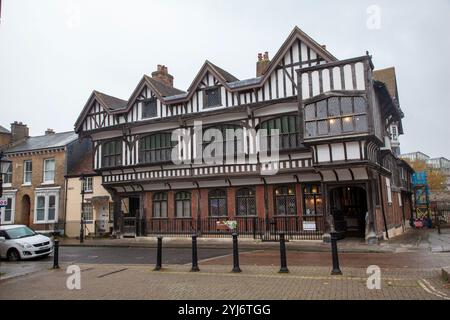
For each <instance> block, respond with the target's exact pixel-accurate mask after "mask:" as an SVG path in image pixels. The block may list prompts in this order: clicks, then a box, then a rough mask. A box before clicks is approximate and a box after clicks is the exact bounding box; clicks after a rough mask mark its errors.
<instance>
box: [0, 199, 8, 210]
mask: <svg viewBox="0 0 450 320" xmlns="http://www.w3.org/2000/svg"><path fill="white" fill-rule="evenodd" d="M7 205H8V199H0V208H2V207H6V206H7Z"/></svg>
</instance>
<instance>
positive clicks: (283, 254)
mask: <svg viewBox="0 0 450 320" xmlns="http://www.w3.org/2000/svg"><path fill="white" fill-rule="evenodd" d="M280 260H281V267H280V271H278V272H279V273H289V269H288V267H287V262H286V243H285V239H284V233H280Z"/></svg>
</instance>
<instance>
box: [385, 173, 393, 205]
mask: <svg viewBox="0 0 450 320" xmlns="http://www.w3.org/2000/svg"><path fill="white" fill-rule="evenodd" d="M386 194H387V201H388V205H392V189H391V179H389V178H386Z"/></svg>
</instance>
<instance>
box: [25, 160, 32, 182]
mask: <svg viewBox="0 0 450 320" xmlns="http://www.w3.org/2000/svg"><path fill="white" fill-rule="evenodd" d="M27 163H31V171H27V165H26V164H27ZM27 173H30V181H26V180H25V178H26V176H27ZM32 181H33V161H32V160H24V162H23V185H24V186H30V185H31V182H32Z"/></svg>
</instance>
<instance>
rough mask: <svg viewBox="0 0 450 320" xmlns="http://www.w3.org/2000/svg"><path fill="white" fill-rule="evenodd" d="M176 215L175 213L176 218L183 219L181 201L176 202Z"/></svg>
mask: <svg viewBox="0 0 450 320" xmlns="http://www.w3.org/2000/svg"><path fill="white" fill-rule="evenodd" d="M176 213H177V218H182V217H183V201H181V200H178V201H177V202H176Z"/></svg>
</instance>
